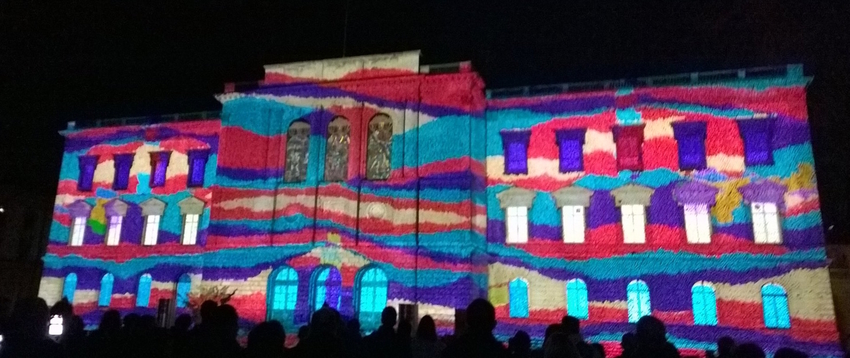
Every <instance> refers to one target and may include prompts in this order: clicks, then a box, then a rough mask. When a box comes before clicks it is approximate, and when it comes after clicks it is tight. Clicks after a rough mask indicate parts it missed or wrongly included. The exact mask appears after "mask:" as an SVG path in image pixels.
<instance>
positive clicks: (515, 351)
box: [508, 331, 531, 358]
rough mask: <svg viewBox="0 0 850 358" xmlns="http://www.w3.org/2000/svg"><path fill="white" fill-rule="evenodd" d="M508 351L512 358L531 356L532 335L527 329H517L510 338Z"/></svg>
mask: <svg viewBox="0 0 850 358" xmlns="http://www.w3.org/2000/svg"><path fill="white" fill-rule="evenodd" d="M508 351H509V352H510V353H511V357H512V358H528V357H530V356H531V336H529V335H528V333H527V332H526V331H517V332H516V334H514V336H513V337H511V339H509V340H508Z"/></svg>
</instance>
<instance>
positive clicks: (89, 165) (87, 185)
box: [77, 155, 97, 191]
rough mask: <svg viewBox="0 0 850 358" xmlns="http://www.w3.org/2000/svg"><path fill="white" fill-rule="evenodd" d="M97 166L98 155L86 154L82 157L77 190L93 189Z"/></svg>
mask: <svg viewBox="0 0 850 358" xmlns="http://www.w3.org/2000/svg"><path fill="white" fill-rule="evenodd" d="M95 168H97V156H96V155H84V156H81V157H80V177H79V179H77V190H79V191H90V190H91V189H92V182H93V181H94V170H95Z"/></svg>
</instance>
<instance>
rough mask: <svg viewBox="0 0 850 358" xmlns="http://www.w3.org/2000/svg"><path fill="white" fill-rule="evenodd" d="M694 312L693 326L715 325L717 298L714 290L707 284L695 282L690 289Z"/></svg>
mask: <svg viewBox="0 0 850 358" xmlns="http://www.w3.org/2000/svg"><path fill="white" fill-rule="evenodd" d="M691 296H692V301H693V302H692V303H693V312H694V324H695V325H700V326H716V325H717V297H716V295H715V293H714V288H712V287H711V284H709V283H707V282H702V281H700V282H697V283H696V284H695V285H694V287H692V288H691Z"/></svg>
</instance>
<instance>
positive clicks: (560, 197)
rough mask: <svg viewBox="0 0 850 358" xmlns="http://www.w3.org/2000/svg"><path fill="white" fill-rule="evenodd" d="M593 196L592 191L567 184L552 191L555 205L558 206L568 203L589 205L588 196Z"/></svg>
mask: <svg viewBox="0 0 850 358" xmlns="http://www.w3.org/2000/svg"><path fill="white" fill-rule="evenodd" d="M591 196H593V191H592V190H588V189H585V188H582V187H579V186H567V187H563V188H561V189H558V191H556V192H554V193H552V198H554V199H555V205H556V206H557V207H559V208H561V207H564V206H568V205H581V206H584V207H588V206H590V197H591Z"/></svg>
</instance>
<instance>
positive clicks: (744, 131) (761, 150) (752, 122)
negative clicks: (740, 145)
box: [738, 119, 773, 165]
mask: <svg viewBox="0 0 850 358" xmlns="http://www.w3.org/2000/svg"><path fill="white" fill-rule="evenodd" d="M738 131H739V132H740V133H741V139H743V140H744V163H746V164H747V165H761V164H768V165H769V164H773V148H771V145H770V142H771V140H772V139H773V120H772V119H745V120H740V121H738Z"/></svg>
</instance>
